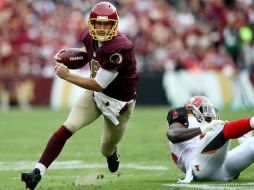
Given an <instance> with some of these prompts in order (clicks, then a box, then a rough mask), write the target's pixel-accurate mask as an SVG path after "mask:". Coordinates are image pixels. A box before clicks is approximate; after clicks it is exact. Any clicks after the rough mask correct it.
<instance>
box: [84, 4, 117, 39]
mask: <svg viewBox="0 0 254 190" xmlns="http://www.w3.org/2000/svg"><path fill="white" fill-rule="evenodd" d="M118 21H119V17H118V13H117V10H116V7H115V6H114V5H113V4H111V3H109V2H100V3H97V4H95V5H94V7H93V8H92V10H91V13H90V16H89V20H88V28H89V34H90V35H91V36H92V38H93V39H94V40H97V41H100V42H104V41H108V40H111V39H112V38H113V37H114V36H116V35H117V28H118ZM96 22H111V24H112V26H111V29H104V28H103V29H96V28H95V23H96ZM101 31H103V35H102V34H101Z"/></svg>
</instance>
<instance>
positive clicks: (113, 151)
mask: <svg viewBox="0 0 254 190" xmlns="http://www.w3.org/2000/svg"><path fill="white" fill-rule="evenodd" d="M134 107H135V102H133V103H131V104H130V105H129V108H128V109H127V110H126V112H125V113H124V114H123V115H121V116H119V117H118V120H119V124H118V125H117V126H115V125H114V124H113V123H112V122H111V121H110V120H109V119H107V118H106V117H104V121H105V124H104V127H103V131H102V136H101V152H102V154H103V155H104V156H106V157H107V163H108V168H109V170H110V171H111V172H116V171H117V170H118V167H119V163H120V160H119V157H120V156H119V154H118V153H117V144H118V143H119V142H120V140H121V139H122V137H123V135H124V132H125V130H126V128H127V124H128V121H129V119H130V117H131V114H132V112H133V110H134Z"/></svg>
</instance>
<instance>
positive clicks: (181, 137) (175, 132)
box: [167, 122, 202, 143]
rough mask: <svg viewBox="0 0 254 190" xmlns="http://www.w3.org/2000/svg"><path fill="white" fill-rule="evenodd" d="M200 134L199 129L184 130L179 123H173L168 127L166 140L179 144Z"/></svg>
mask: <svg viewBox="0 0 254 190" xmlns="http://www.w3.org/2000/svg"><path fill="white" fill-rule="evenodd" d="M200 134H202V132H201V129H200V128H190V129H189V128H185V127H184V126H183V124H181V123H178V122H176V123H173V124H171V125H170V126H169V129H168V131H167V138H168V140H170V141H171V142H172V143H179V142H183V141H187V140H190V139H192V138H194V137H196V136H198V135H200Z"/></svg>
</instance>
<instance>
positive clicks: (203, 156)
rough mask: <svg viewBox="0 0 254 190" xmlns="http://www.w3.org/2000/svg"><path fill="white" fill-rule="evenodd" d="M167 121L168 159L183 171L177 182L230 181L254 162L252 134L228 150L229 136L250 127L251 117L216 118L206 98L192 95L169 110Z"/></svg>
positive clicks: (236, 136)
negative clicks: (183, 173)
mask: <svg viewBox="0 0 254 190" xmlns="http://www.w3.org/2000/svg"><path fill="white" fill-rule="evenodd" d="M167 121H168V125H169V128H168V131H167V138H168V139H169V141H170V147H171V152H172V158H173V160H174V161H175V163H176V164H177V166H178V167H179V168H180V169H181V170H182V171H183V172H185V173H186V176H185V179H183V180H179V182H182V183H189V182H191V181H193V180H196V181H202V180H206V181H207V180H208V181H209V180H210V181H230V180H233V179H236V178H238V177H239V174H240V173H241V172H242V171H243V170H244V169H246V168H247V167H248V166H250V165H251V164H252V163H253V162H254V138H253V137H249V138H246V139H245V140H244V141H240V142H241V144H240V145H239V146H237V147H236V148H234V149H233V150H230V151H229V145H230V139H235V138H240V137H243V136H244V135H246V134H247V133H249V132H250V131H252V130H253V129H254V117H251V118H244V119H240V120H236V121H232V122H228V121H222V120H219V114H218V112H217V109H216V108H215V106H214V105H213V103H212V102H211V101H210V100H209V99H208V98H207V97H204V96H194V97H192V98H191V99H190V101H188V102H187V103H186V104H185V106H184V107H180V108H174V109H172V110H170V111H169V112H168V116H167Z"/></svg>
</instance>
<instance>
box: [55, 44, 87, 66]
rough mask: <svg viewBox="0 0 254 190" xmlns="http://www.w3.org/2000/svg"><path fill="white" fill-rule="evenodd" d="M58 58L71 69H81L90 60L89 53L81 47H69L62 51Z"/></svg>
mask: <svg viewBox="0 0 254 190" xmlns="http://www.w3.org/2000/svg"><path fill="white" fill-rule="evenodd" d="M58 58H60V59H61V60H57V61H58V62H60V63H63V64H64V65H66V66H67V67H68V68H69V69H80V68H81V67H83V66H85V65H86V64H87V63H88V62H87V61H88V60H87V53H86V52H85V51H82V50H81V49H79V48H68V49H64V50H63V51H61V52H60V53H59V55H58Z"/></svg>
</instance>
